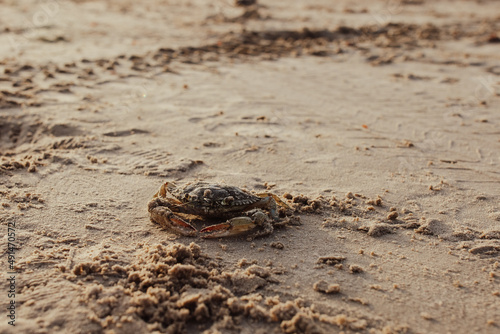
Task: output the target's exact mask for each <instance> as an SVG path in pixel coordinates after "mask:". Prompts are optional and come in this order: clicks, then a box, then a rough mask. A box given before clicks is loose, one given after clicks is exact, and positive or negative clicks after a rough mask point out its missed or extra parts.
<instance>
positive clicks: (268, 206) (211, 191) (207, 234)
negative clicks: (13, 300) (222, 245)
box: [148, 182, 289, 238]
mask: <svg viewBox="0 0 500 334" xmlns="http://www.w3.org/2000/svg"><path fill="white" fill-rule="evenodd" d="M169 195H170V196H169ZM278 205H279V206H282V207H284V208H289V207H288V205H287V204H286V203H285V202H283V201H282V200H281V199H280V198H279V197H278V196H277V195H275V194H272V193H257V194H253V193H250V192H248V191H245V190H243V189H240V188H238V187H233V186H227V185H220V184H209V183H205V182H195V183H191V184H186V185H185V186H183V187H177V186H176V185H175V184H174V183H172V182H166V183H164V184H162V185H161V187H160V190H159V191H158V192H157V193H156V194H155V195H154V197H153V199H152V200H151V201H150V202H149V204H148V211H149V215H150V218H151V221H153V222H155V223H157V224H159V225H160V226H162V227H164V228H166V229H168V230H170V231H172V232H174V233H177V234H180V235H184V236H195V235H196V234H197V232H198V231H197V230H196V228H195V227H194V226H193V225H191V223H189V222H188V221H187V220H189V219H188V218H186V217H189V216H193V215H194V216H197V217H201V218H202V219H205V218H221V219H227V221H225V222H222V223H218V224H215V225H210V226H207V227H205V228H203V229H201V230H200V233H201V236H202V237H203V238H218V237H226V236H234V235H240V234H244V233H247V232H250V231H252V230H256V231H255V233H254V237H256V236H263V235H268V234H271V233H272V232H273V230H274V227H273V226H275V225H277V224H280V219H279V215H278ZM264 210H265V211H264ZM266 211H267V212H266Z"/></svg>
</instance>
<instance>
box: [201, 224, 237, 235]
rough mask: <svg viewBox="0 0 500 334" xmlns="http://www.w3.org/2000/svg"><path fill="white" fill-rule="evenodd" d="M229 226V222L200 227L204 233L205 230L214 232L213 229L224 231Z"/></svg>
mask: <svg viewBox="0 0 500 334" xmlns="http://www.w3.org/2000/svg"><path fill="white" fill-rule="evenodd" d="M230 227H231V225H229V224H217V225H212V226H207V227H205V228H203V229H201V231H200V232H201V233H206V232H215V231H221V230H222V231H224V230H227V229H229V228H230Z"/></svg>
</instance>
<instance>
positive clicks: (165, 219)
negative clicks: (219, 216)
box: [150, 207, 196, 236]
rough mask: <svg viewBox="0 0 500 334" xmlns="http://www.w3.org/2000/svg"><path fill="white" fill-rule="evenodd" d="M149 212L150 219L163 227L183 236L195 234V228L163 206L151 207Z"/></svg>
mask: <svg viewBox="0 0 500 334" xmlns="http://www.w3.org/2000/svg"><path fill="white" fill-rule="evenodd" d="M150 214H151V220H152V221H153V222H157V223H158V224H160V225H161V226H162V227H163V228H166V229H168V230H171V231H173V232H175V233H177V234H181V235H184V236H194V235H195V234H196V229H195V228H194V227H193V226H192V225H191V224H189V223H187V222H185V221H184V220H183V219H181V218H180V217H178V216H176V215H175V214H173V213H172V211H170V210H167V209H165V208H164V207H156V208H153V209H152V210H151V211H150Z"/></svg>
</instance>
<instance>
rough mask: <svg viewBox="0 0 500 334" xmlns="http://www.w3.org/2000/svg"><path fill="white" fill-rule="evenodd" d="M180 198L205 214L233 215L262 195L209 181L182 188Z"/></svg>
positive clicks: (258, 199)
mask: <svg viewBox="0 0 500 334" xmlns="http://www.w3.org/2000/svg"><path fill="white" fill-rule="evenodd" d="M176 195H180V196H178V199H179V200H180V201H182V202H183V203H184V204H186V205H188V206H189V207H190V208H191V209H192V210H193V211H201V212H200V213H202V214H203V215H205V216H214V217H215V216H221V215H224V214H227V215H231V213H234V212H241V211H242V210H245V208H246V207H248V206H249V205H252V204H254V203H257V202H259V201H260V200H261V198H260V197H257V196H255V195H252V194H250V193H248V192H246V191H243V190H241V189H240V188H237V187H232V186H224V185H218V184H208V183H194V184H191V185H187V186H186V187H185V188H184V189H182V191H181V193H180V194H176Z"/></svg>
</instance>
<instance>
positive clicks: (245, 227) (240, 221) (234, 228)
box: [200, 217, 257, 238]
mask: <svg viewBox="0 0 500 334" xmlns="http://www.w3.org/2000/svg"><path fill="white" fill-rule="evenodd" d="M256 226H257V224H255V223H254V221H253V220H252V219H251V218H250V217H235V218H232V219H229V220H228V221H227V222H225V223H222V224H215V225H211V226H207V227H205V228H204V229H202V230H201V231H200V233H202V238H219V237H229V236H233V235H238V234H242V233H245V232H248V231H250V230H252V229H254V228H255V227H256Z"/></svg>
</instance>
